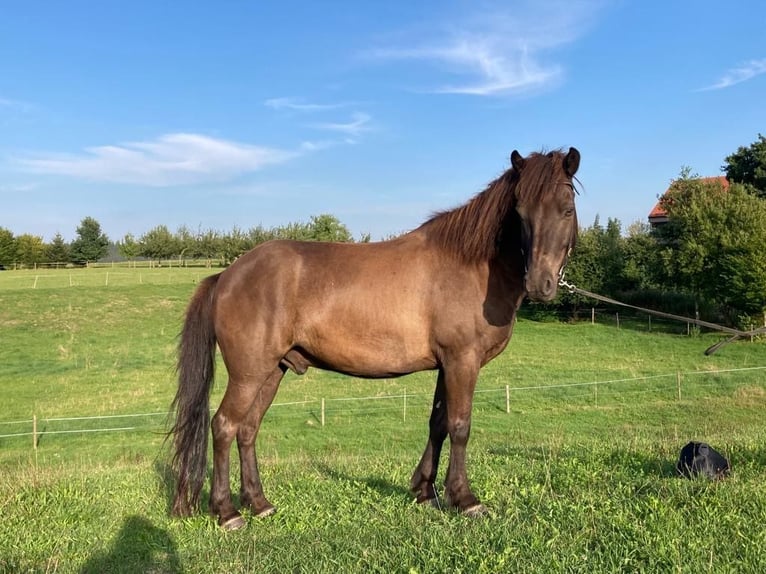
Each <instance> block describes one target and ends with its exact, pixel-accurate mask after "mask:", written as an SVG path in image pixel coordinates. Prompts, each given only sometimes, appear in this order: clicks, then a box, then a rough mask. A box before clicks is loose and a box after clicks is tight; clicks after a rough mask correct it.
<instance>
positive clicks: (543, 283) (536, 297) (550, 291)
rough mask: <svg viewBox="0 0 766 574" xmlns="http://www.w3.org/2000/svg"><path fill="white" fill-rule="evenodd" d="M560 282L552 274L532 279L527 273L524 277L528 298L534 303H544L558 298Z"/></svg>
mask: <svg viewBox="0 0 766 574" xmlns="http://www.w3.org/2000/svg"><path fill="white" fill-rule="evenodd" d="M557 287H558V280H557V278H556V276H555V275H553V274H552V273H544V274H540V275H538V276H534V277H530V274H529V273H527V275H526V277H524V289H525V290H526V292H527V297H529V298H530V299H531V300H532V301H539V302H541V303H544V302H546V301H550V300H552V299H553V298H554V297H556V292H557Z"/></svg>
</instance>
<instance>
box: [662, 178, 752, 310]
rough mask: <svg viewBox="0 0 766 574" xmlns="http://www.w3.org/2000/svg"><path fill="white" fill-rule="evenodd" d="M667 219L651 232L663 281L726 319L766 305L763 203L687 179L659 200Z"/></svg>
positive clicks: (741, 189)
mask: <svg viewBox="0 0 766 574" xmlns="http://www.w3.org/2000/svg"><path fill="white" fill-rule="evenodd" d="M662 201H663V206H664V207H665V210H666V211H667V213H668V223H667V224H665V225H663V226H661V227H659V228H658V229H657V231H656V232H655V233H656V235H657V238H658V241H659V244H660V252H659V256H660V260H661V262H662V266H663V269H662V271H663V273H662V275H663V277H662V279H663V282H664V283H665V285H667V286H668V287H671V288H673V289H676V290H685V291H687V292H691V293H692V294H693V295H694V296H695V297H697V298H699V299H704V300H708V301H711V302H714V303H716V304H717V305H718V306H719V307H720V309H721V310H722V311H723V312H724V313H725V314H726V315H727V316H728V318H729V320H730V321H731V322H737V320H738V317H739V316H740V315H743V314H745V315H753V314H757V313H761V312H763V310H764V309H766V249H764V247H763V246H764V245H766V201H764V200H762V199H759V198H758V197H756V196H754V195H753V194H752V193H749V192H748V190H747V189H746V187H745V186H744V185H739V184H732V185H730V186H729V189H728V190H724V188H723V187H722V186H721V185H720V184H719V183H712V182H706V181H704V180H700V179H698V178H694V177H689V173H688V170H684V171H682V173H681V177H680V178H679V179H677V180H676V181H674V182H673V183H672V184H671V187H670V190H669V191H668V193H666V194H665V196H664V198H663V200H662Z"/></svg>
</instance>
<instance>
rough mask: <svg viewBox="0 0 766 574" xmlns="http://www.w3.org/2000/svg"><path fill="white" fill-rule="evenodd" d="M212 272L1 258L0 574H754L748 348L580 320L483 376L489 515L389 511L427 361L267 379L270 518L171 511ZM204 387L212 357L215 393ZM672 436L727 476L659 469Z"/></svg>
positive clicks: (416, 433) (755, 461) (402, 483)
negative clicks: (183, 386)
mask: <svg viewBox="0 0 766 574" xmlns="http://www.w3.org/2000/svg"><path fill="white" fill-rule="evenodd" d="M216 271H218V269H205V268H189V269H185V268H172V269H167V268H160V269H135V270H132V269H119V270H117V271H112V270H107V269H73V270H44V271H39V272H36V271H2V272H0V339H1V344H0V391H1V392H2V393H3V395H4V397H5V400H4V401H3V409H2V412H0V435H2V436H0V503H1V504H2V507H3V509H4V519H3V521H2V523H1V524H2V525H0V548H1V549H2V550H0V571H9V572H16V571H35V572H80V571H82V572H106V571H109V572H139V571H140V572H150V571H153V572H181V571H184V572H221V571H228V572H254V571H264V572H266V571H273V572H288V571H296V572H353V571H365V572H444V571H450V572H463V571H464V572H499V571H507V572H528V571H536V572H537V571H543V572H561V571H572V572H574V571H582V572H607V571H610V572H614V571H631V572H633V571H646V572H658V571H677V572H698V571H712V572H718V571H737V572H762V571H765V570H766V489H764V488H763V484H764V482H765V481H766V447H765V446H764V445H766V344H764V343H763V342H755V343H749V342H745V343H737V344H732V345H729V346H727V347H725V348H724V349H723V350H721V351H719V352H718V353H717V354H716V355H713V356H712V357H705V356H704V355H703V354H702V351H703V350H704V349H705V348H706V347H707V346H709V345H710V344H712V343H713V342H714V341H716V340H718V338H719V337H718V336H717V335H702V336H698V337H687V336H679V335H667V334H654V333H648V332H646V331H645V330H638V329H635V330H634V329H630V328H622V329H617V328H615V327H612V326H604V325H598V324H597V325H591V324H590V323H589V322H586V323H577V324H562V323H536V322H533V321H528V320H523V319H522V320H520V321H519V322H518V324H517V327H516V333H515V335H514V339H513V340H512V341H511V344H510V345H509V348H508V350H507V351H506V352H505V353H504V354H503V355H501V357H499V358H498V359H497V360H496V361H494V362H493V363H491V364H490V365H488V366H487V367H486V368H485V369H484V370H483V372H482V375H481V378H480V381H479V385H478V392H477V395H476V400H475V410H474V420H473V429H472V435H471V442H470V445H469V475H470V477H471V479H472V482H473V486H474V490H475V491H476V493H477V494H478V495H479V497H480V498H482V500H483V501H484V502H485V503H486V504H487V505H488V506H489V507H490V508H491V509H492V511H493V514H492V516H491V517H488V518H485V519H482V520H477V521H474V520H468V519H465V518H464V517H462V516H457V515H454V514H452V513H444V512H439V511H437V510H435V509H431V508H420V507H416V506H413V505H411V503H410V497H409V495H408V493H407V492H406V487H407V484H408V480H409V475H410V473H411V471H412V469H413V467H414V465H415V464H416V463H417V460H418V458H419V456H420V453H421V450H422V448H423V446H424V445H425V439H426V434H427V420H428V413H429V408H430V401H431V394H432V392H433V384H434V374H433V373H421V374H416V375H412V376H409V377H404V378H401V379H396V380H389V381H386V380H384V381H362V380H359V379H353V378H348V377H342V376H340V375H335V374H332V373H325V372H321V371H316V370H311V371H309V373H307V375H305V376H304V377H297V376H288V377H286V379H285V381H284V382H283V384H282V387H281V389H280V392H279V394H278V395H277V399H276V401H275V403H276V404H275V405H274V406H273V407H272V409H271V410H270V411H269V413H268V414H267V417H266V420H265V423H264V428H263V430H262V432H261V435H260V437H259V455H260V458H261V466H262V468H263V479H264V484H265V488H266V492H267V495H268V496H269V497H270V498H271V499H272V501H273V502H274V503H275V504H276V505H277V506H278V507H279V512H278V514H277V515H276V516H275V517H273V518H272V519H268V520H255V519H251V520H250V526H249V528H247V529H245V530H243V531H240V532H236V533H222V532H220V531H219V530H218V529H217V528H216V526H215V524H214V521H213V520H212V519H210V518H208V517H206V516H203V515H200V516H198V517H194V518H192V519H188V520H183V521H175V520H170V519H169V518H168V516H167V506H168V504H169V496H170V494H169V488H170V485H169V480H168V473H167V460H168V459H167V455H168V453H167V448H166V447H164V446H163V434H162V432H163V430H164V429H165V428H166V426H165V425H166V413H167V409H168V406H169V404H170V401H171V399H172V397H173V393H174V391H175V374H174V360H175V345H176V335H177V333H178V332H179V330H180V322H181V318H182V315H183V311H184V308H185V306H186V303H187V301H188V299H189V297H190V295H191V293H192V291H193V289H194V287H195V284H196V283H197V282H198V281H199V280H200V278H202V277H204V276H205V275H206V274H207V273H212V272H216ZM219 365H220V360H219ZM595 383H598V384H595ZM224 387H225V371H224V370H223V369H222V368H220V369H219V371H218V377H217V384H216V388H215V389H214V398H213V404H214V405H216V404H217V400H218V397H220V394H221V393H222V391H223V388H224ZM506 387H508V391H506ZM679 391H680V392H679ZM506 392H508V399H509V401H508V403H506ZM322 399H324V404H325V411H324V417H325V426H324V427H323V426H322V425H321V421H322V411H321V405H322ZM507 406H508V407H509V408H510V413H507V412H506V408H507ZM33 417H34V418H35V419H36V421H37V432H38V435H37V440H38V442H37V448H36V449H35V448H33V442H32V436H31V434H29V433H31V432H32V420H33ZM94 417H100V418H94ZM120 429H122V430H120ZM46 433H47V434H46ZM6 435H18V436H6ZM692 439H695V440H703V439H704V440H707V441H709V442H711V443H712V444H713V445H714V446H716V447H719V448H720V449H721V450H723V451H725V452H726V453H727V454H728V456H730V458H731V460H732V464H733V468H734V473H733V476H732V477H731V478H730V479H728V480H727V481H725V482H722V483H720V484H706V483H702V482H690V481H684V480H680V479H676V478H675V477H674V476H673V468H672V467H673V463H674V461H675V458H676V457H677V454H678V451H679V450H680V448H681V446H683V444H684V443H685V442H687V441H688V440H692ZM445 454H446V453H445ZM445 462H446V459H444V460H443V466H444V463H445ZM442 473H443V470H442ZM442 476H443V474H442ZM232 477H233V479H234V482H233V486H234V489H235V491H236V489H238V483H237V480H238V479H237V477H238V468H237V466H236V465H234V468H232ZM206 492H207V490H206Z"/></svg>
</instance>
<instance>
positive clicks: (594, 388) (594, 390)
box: [593, 383, 598, 407]
mask: <svg viewBox="0 0 766 574" xmlns="http://www.w3.org/2000/svg"><path fill="white" fill-rule="evenodd" d="M593 400H594V401H595V403H596V407H598V383H596V384H595V385H593Z"/></svg>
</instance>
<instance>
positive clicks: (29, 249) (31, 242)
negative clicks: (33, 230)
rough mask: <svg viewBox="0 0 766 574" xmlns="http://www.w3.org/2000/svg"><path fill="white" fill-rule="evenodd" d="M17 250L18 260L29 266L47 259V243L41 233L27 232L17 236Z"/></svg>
mask: <svg viewBox="0 0 766 574" xmlns="http://www.w3.org/2000/svg"><path fill="white" fill-rule="evenodd" d="M16 252H17V254H18V261H19V262H21V263H23V264H24V265H26V266H28V267H32V266H34V265H36V264H37V263H42V262H43V261H44V260H45V243H43V238H42V237H40V236H39V235H31V234H29V233H25V234H23V235H19V236H18V237H17V238H16Z"/></svg>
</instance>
